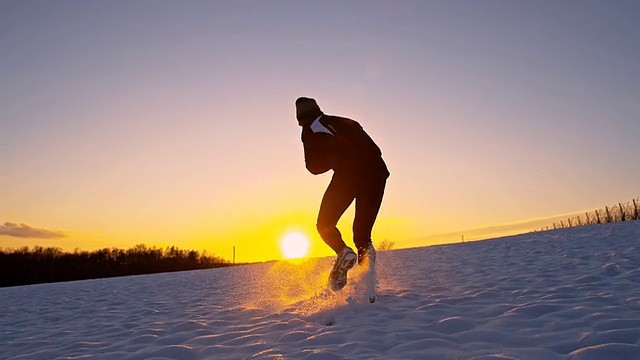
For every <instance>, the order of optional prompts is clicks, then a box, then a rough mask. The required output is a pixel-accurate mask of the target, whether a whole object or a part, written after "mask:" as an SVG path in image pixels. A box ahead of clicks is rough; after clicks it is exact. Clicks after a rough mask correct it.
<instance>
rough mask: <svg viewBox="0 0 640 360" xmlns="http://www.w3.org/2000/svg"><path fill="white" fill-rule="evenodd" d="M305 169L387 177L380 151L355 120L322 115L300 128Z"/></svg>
mask: <svg viewBox="0 0 640 360" xmlns="http://www.w3.org/2000/svg"><path fill="white" fill-rule="evenodd" d="M302 142H303V143H304V150H305V161H306V165H307V169H309V171H311V172H312V173H314V174H319V173H323V172H325V171H328V170H329V169H333V171H334V173H336V174H349V175H351V176H355V177H371V176H376V177H384V178H386V177H388V176H389V171H388V170H387V167H386V164H385V163H384V161H383V160H382V152H381V151H380V148H379V147H378V145H376V143H375V142H374V141H373V140H372V139H371V137H370V136H369V135H368V134H367V133H366V132H365V131H364V129H363V128H362V126H360V124H359V123H358V122H357V121H354V120H351V119H347V118H343V117H338V116H331V115H324V114H323V115H322V116H320V117H319V118H318V119H316V120H315V121H313V122H311V123H310V124H308V125H306V126H303V128H302Z"/></svg>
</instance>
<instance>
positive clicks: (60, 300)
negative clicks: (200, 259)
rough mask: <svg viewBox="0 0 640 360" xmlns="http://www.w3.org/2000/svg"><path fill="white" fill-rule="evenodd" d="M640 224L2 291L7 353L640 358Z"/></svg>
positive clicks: (3, 354)
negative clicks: (350, 265)
mask: <svg viewBox="0 0 640 360" xmlns="http://www.w3.org/2000/svg"><path fill="white" fill-rule="evenodd" d="M639 250H640V222H638V221H636V222H627V223H617V224H607V225H597V226H589V227H582V228H574V229H564V230H557V231H551V232H544V233H533V234H526V235H521V236H514V237H508V238H502V239H496V240H488V241H482V242H475V243H465V244H453V245H445V246H434V247H425V248H415V249H406V250H397V251H391V252H385V253H380V254H379V256H378V281H379V288H378V293H379V296H378V301H377V302H376V303H375V304H369V303H368V302H367V301H361V288H362V282H363V281H362V280H360V281H356V280H358V278H359V277H360V276H361V275H362V274H359V273H358V271H359V270H358V269H355V270H353V274H351V275H352V277H353V279H352V280H353V281H351V282H350V284H349V285H348V286H347V288H346V289H345V290H344V291H343V292H342V293H339V294H335V295H333V296H331V295H330V294H329V293H327V292H325V290H323V285H324V280H325V278H326V276H327V273H328V268H329V266H330V261H331V259H313V260H307V261H302V262H299V263H287V262H278V263H267V264H257V265H249V266H242V267H235V268H225V269H213V270H205V271H191V272H182V273H171V274H158V275H146V276H134V277H126V278H114V279H103V280H91V281H79V282H71V283H58V284H43V285H35V286H25V287H16V288H4V289H0V309H2V310H1V311H0V359H56V358H60V359H62V358H65V359H71V358H91V359H150V358H155V359H160V358H165V359H246V358H250V359H343V358H348V359H375V358H379V359H572V360H578V359H579V360H587V359H640V251H639Z"/></svg>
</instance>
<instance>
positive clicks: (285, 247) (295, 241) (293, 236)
mask: <svg viewBox="0 0 640 360" xmlns="http://www.w3.org/2000/svg"><path fill="white" fill-rule="evenodd" d="M280 249H281V250H282V256H284V257H285V259H298V258H301V257H303V256H305V255H307V252H309V239H308V238H307V237H306V236H304V235H302V234H300V233H289V234H287V235H285V236H284V237H283V238H282V240H281V241H280Z"/></svg>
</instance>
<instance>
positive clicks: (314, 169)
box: [306, 163, 331, 175]
mask: <svg viewBox="0 0 640 360" xmlns="http://www.w3.org/2000/svg"><path fill="white" fill-rule="evenodd" d="M306 165H307V170H309V172H310V173H312V174H313V175H320V174H324V173H326V172H327V171H329V170H330V169H331V167H330V166H318V165H312V164H309V163H307V164H306Z"/></svg>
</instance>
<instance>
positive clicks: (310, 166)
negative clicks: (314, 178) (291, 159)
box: [302, 131, 331, 175]
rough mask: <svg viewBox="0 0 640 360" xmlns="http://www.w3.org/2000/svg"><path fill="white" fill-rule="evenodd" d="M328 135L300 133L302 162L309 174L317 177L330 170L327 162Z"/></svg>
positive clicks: (328, 161)
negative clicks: (302, 147) (302, 150)
mask: <svg viewBox="0 0 640 360" xmlns="http://www.w3.org/2000/svg"><path fill="white" fill-rule="evenodd" d="M330 137H331V135H329V134H314V133H309V132H305V131H303V132H302V144H303V145H304V162H305V165H306V167H307V170H309V172H310V173H312V174H314V175H319V174H322V173H325V172H327V171H329V170H330V169H331V162H330V160H329V158H330V156H329V153H328V151H329V147H328V145H329V144H328V141H329V140H330V139H329V138H330Z"/></svg>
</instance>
